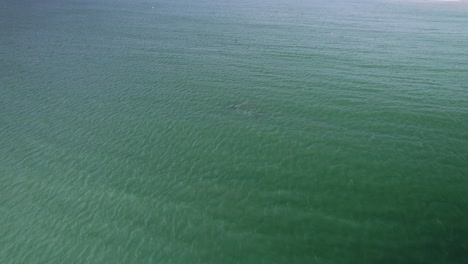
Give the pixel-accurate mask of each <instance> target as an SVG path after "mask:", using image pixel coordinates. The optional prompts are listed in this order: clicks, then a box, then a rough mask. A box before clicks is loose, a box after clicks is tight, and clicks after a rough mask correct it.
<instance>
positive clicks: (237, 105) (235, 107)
mask: <svg viewBox="0 0 468 264" xmlns="http://www.w3.org/2000/svg"><path fill="white" fill-rule="evenodd" d="M248 103H249V100H245V101H244V102H242V103H240V104H235V105H233V104H232V105H230V106H229V107H231V108H233V109H239V108H241V107H242V106H244V105H246V104H248Z"/></svg>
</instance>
